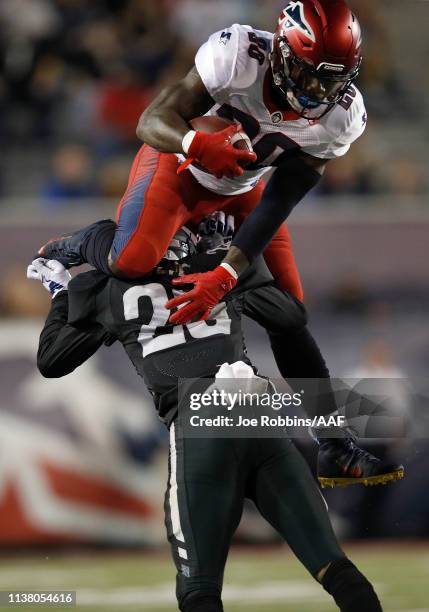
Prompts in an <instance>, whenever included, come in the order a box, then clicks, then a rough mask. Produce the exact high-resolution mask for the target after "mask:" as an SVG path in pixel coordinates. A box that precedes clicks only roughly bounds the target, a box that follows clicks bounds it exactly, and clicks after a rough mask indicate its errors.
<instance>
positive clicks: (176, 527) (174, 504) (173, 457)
mask: <svg viewBox="0 0 429 612" xmlns="http://www.w3.org/2000/svg"><path fill="white" fill-rule="evenodd" d="M170 470H171V474H170V497H169V502H170V512H171V524H172V528H173V535H174V537H175V538H176V540H179V542H184V541H185V538H184V536H183V532H182V526H181V524H180V512H179V503H178V500H177V453H176V429H175V424H174V423H172V424H171V427H170Z"/></svg>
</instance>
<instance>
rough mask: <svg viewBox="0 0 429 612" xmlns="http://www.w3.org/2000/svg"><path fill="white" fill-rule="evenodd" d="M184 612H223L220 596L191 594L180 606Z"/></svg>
mask: <svg viewBox="0 0 429 612" xmlns="http://www.w3.org/2000/svg"><path fill="white" fill-rule="evenodd" d="M180 609H181V611H182V612H223V605H222V601H221V598H220V596H219V595H203V594H194V593H191V594H190V595H188V596H187V597H185V599H184V600H183V601H182V603H181V605H180Z"/></svg>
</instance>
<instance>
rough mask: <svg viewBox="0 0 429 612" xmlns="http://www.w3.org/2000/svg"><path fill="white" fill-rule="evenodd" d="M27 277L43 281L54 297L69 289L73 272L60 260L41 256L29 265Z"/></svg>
mask: <svg viewBox="0 0 429 612" xmlns="http://www.w3.org/2000/svg"><path fill="white" fill-rule="evenodd" d="M27 278H30V279H33V280H39V281H41V283H42V285H43V286H44V287H45V289H46V290H47V291H49V293H50V294H51V295H52V298H54V297H55V296H56V295H58V294H59V292H60V291H63V290H64V289H67V286H68V284H69V282H70V280H71V274H70V272H69V271H68V270H66V269H65V267H64V266H63V264H61V263H60V262H59V261H56V260H55V259H44V258H43V257H39V258H38V259H35V260H34V261H32V262H31V264H30V265H29V266H28V268H27Z"/></svg>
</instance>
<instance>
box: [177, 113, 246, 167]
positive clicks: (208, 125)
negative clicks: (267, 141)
mask: <svg viewBox="0 0 429 612" xmlns="http://www.w3.org/2000/svg"><path fill="white" fill-rule="evenodd" d="M189 123H190V124H191V126H192V128H193V129H194V130H197V131H199V132H205V133H206V134H212V133H213V132H221V131H222V130H224V129H225V128H227V127H228V126H230V125H233V124H234V123H235V122H234V121H230V120H229V119H223V118H222V117H215V116H212V115H207V116H206V117H195V119H191V121H190V122H189ZM231 143H232V145H233V146H234V147H235V148H236V149H240V150H242V151H253V148H252V143H251V142H250V138H249V137H248V135H247V134H246V132H245V131H244V130H240V131H239V132H238V133H237V134H235V135H234V136H233V137H232V140H231ZM239 163H240V166H242V167H243V168H245V167H246V166H248V165H249V164H250V163H251V162H244V161H240V162H239Z"/></svg>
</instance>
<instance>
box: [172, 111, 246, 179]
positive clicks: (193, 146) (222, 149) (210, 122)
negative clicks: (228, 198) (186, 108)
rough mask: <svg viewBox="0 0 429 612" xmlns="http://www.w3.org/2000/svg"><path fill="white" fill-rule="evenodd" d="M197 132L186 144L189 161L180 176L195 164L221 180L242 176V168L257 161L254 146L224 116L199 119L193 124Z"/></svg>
mask: <svg viewBox="0 0 429 612" xmlns="http://www.w3.org/2000/svg"><path fill="white" fill-rule="evenodd" d="M190 123H191V125H192V127H193V128H194V130H196V131H195V132H193V133H192V132H191V135H192V140H191V142H190V144H188V145H187V156H188V159H187V160H186V161H185V162H184V163H183V164H182V165H181V166H180V167H179V170H178V173H180V172H182V171H183V170H185V169H186V168H187V167H188V166H189V165H190V164H192V163H193V162H197V163H198V164H200V165H201V166H203V168H205V169H206V170H208V171H209V172H210V173H211V174H214V175H215V176H216V178H218V179H221V178H223V177H224V176H226V177H227V178H235V177H238V176H242V175H243V173H244V170H243V168H246V167H247V166H248V165H249V164H252V163H253V162H255V161H256V159H257V158H256V153H254V152H253V148H252V143H251V142H250V139H249V137H248V136H247V134H246V132H245V131H244V130H243V128H242V126H241V124H240V123H235V122H233V121H228V120H227V119H222V118H221V117H211V116H207V117H197V118H196V119H192V121H191V122H190Z"/></svg>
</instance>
